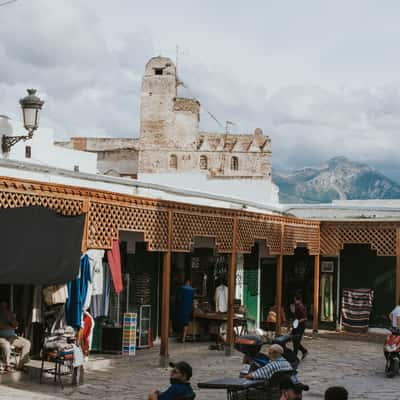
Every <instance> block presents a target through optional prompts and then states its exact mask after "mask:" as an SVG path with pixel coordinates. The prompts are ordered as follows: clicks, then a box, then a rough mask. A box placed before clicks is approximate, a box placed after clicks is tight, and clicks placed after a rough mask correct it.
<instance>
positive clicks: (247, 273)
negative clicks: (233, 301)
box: [243, 244, 259, 328]
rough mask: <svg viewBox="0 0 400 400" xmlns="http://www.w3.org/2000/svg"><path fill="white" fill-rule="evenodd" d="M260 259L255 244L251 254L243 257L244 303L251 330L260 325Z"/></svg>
mask: <svg viewBox="0 0 400 400" xmlns="http://www.w3.org/2000/svg"><path fill="white" fill-rule="evenodd" d="M258 261H259V258H258V245H257V244H255V245H254V247H253V249H252V252H251V254H245V255H244V257H243V262H244V264H243V265H244V271H243V303H244V306H245V307H246V317H247V318H248V325H249V327H250V328H256V327H257V326H258V323H259V262H258Z"/></svg>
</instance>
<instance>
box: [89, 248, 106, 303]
mask: <svg viewBox="0 0 400 400" xmlns="http://www.w3.org/2000/svg"><path fill="white" fill-rule="evenodd" d="M86 254H87V255H88V257H89V262H90V274H91V278H92V296H96V295H99V294H103V284H104V269H103V257H104V250H98V249H90V250H88V251H87V252H86Z"/></svg>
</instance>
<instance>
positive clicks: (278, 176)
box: [273, 157, 400, 203]
mask: <svg viewBox="0 0 400 400" xmlns="http://www.w3.org/2000/svg"><path fill="white" fill-rule="evenodd" d="M273 181H274V182H275V184H277V185H278V186H279V191H280V193H279V197H280V201H281V202H282V203H330V202H331V201H332V200H336V199H341V200H355V199H359V200H366V199H400V185H399V184H397V183H396V182H394V181H392V180H391V179H389V178H387V177H386V176H385V175H383V174H382V173H380V172H379V171H378V170H376V169H374V168H372V167H370V166H368V165H366V164H361V163H357V162H352V161H350V160H348V159H347V158H345V157H335V158H332V159H330V160H328V161H327V162H326V163H325V164H323V165H321V166H320V167H315V168H311V167H307V168H303V169H301V170H296V171H293V172H290V173H282V172H278V171H274V173H273Z"/></svg>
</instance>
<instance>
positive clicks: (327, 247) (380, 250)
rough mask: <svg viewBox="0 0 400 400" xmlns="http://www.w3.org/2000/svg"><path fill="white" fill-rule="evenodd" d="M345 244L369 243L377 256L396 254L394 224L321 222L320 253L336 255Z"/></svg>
mask: <svg viewBox="0 0 400 400" xmlns="http://www.w3.org/2000/svg"><path fill="white" fill-rule="evenodd" d="M345 244H370V246H371V249H373V250H376V252H377V255H378V256H395V255H396V226H395V225H394V224H387V223H354V222H349V223H322V224H321V254H322V255H326V256H328V255H330V256H338V255H339V253H340V250H342V249H343V246H344V245H345Z"/></svg>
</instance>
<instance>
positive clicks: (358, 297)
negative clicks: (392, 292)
mask: <svg viewBox="0 0 400 400" xmlns="http://www.w3.org/2000/svg"><path fill="white" fill-rule="evenodd" d="M373 300H374V291H373V290H371V289H344V290H343V297H342V325H343V326H344V328H345V329H346V330H350V331H353V332H354V331H356V332H357V331H358V332H364V331H366V330H367V329H368V326H369V318H370V315H371V311H372V303H373Z"/></svg>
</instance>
